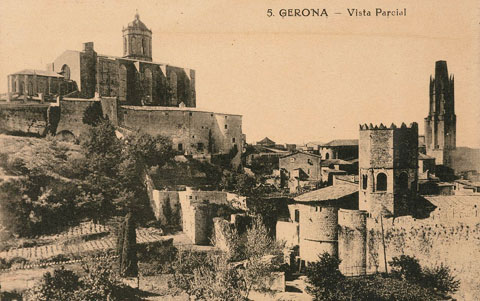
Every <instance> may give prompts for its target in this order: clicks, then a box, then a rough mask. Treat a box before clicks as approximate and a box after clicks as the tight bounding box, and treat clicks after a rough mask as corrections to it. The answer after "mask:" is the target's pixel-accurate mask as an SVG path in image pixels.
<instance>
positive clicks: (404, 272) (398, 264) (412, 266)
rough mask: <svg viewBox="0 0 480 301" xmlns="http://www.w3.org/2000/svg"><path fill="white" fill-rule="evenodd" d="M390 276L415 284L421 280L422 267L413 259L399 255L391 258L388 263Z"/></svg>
mask: <svg viewBox="0 0 480 301" xmlns="http://www.w3.org/2000/svg"><path fill="white" fill-rule="evenodd" d="M389 264H390V266H391V267H392V275H393V276H394V277H397V278H401V279H404V280H407V281H411V282H416V281H420V280H421V279H422V267H421V266H420V263H418V260H417V259H416V258H415V257H411V256H407V255H401V256H400V257H393V258H392V261H390V262H389Z"/></svg>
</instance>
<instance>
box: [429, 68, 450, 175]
mask: <svg viewBox="0 0 480 301" xmlns="http://www.w3.org/2000/svg"><path fill="white" fill-rule="evenodd" d="M456 126H457V117H456V115H455V95H454V78H453V75H449V74H448V69H447V62H446V61H437V62H436V63H435V77H430V106H429V112H428V116H427V117H426V118H425V144H426V147H427V155H429V156H432V157H434V158H435V161H436V162H435V163H436V164H437V165H445V166H447V167H451V158H450V153H451V151H452V150H454V149H455V148H456V132H457V131H456Z"/></svg>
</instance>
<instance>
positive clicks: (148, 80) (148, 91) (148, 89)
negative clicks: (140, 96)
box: [144, 68, 153, 103]
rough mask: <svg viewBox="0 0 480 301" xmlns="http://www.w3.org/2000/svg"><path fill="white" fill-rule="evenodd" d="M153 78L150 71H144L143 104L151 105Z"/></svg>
mask: <svg viewBox="0 0 480 301" xmlns="http://www.w3.org/2000/svg"><path fill="white" fill-rule="evenodd" d="M152 78H153V76H152V70H150V69H148V68H147V69H146V70H145V86H144V87H145V98H146V99H145V102H146V103H151V102H152V92H153V79H152Z"/></svg>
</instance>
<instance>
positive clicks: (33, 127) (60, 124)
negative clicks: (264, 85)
mask: <svg viewBox="0 0 480 301" xmlns="http://www.w3.org/2000/svg"><path fill="white" fill-rule="evenodd" d="M122 41H123V56H122V57H117V56H111V55H103V54H99V53H97V52H96V51H95V49H94V44H93V42H87V43H84V44H83V50H82V51H74V50H66V51H64V52H63V53H62V54H61V55H60V56H59V57H57V58H56V59H55V60H54V61H53V63H50V64H48V65H47V69H46V70H32V69H25V70H22V71H19V72H16V73H13V74H10V75H8V91H9V92H8V93H7V101H6V102H2V103H0V132H3V133H23V134H29V135H35V136H45V135H47V134H52V135H57V136H60V137H69V139H76V138H77V137H79V135H80V134H81V133H82V132H84V131H85V130H86V129H87V128H88V126H87V125H85V124H83V122H82V119H83V115H84V112H85V110H86V109H87V108H88V107H89V106H90V105H92V103H94V102H99V103H101V106H102V111H103V114H104V116H105V117H108V118H109V119H110V121H111V122H112V123H113V124H114V125H115V126H117V128H118V129H120V130H125V131H136V132H138V131H140V132H144V133H148V134H151V135H163V136H166V137H169V138H170V139H171V141H172V145H173V148H174V149H175V150H176V151H177V153H178V154H183V155H188V156H193V157H195V158H203V159H207V160H214V159H215V160H216V159H218V158H220V157H222V156H223V157H228V158H230V159H231V163H232V164H233V165H238V164H240V156H241V151H242V149H243V144H244V140H245V137H244V135H243V133H242V116H241V115H237V114H225V113H216V112H210V111H204V110H199V109H197V108H196V93H195V71H194V70H192V69H188V68H182V67H175V66H171V65H168V64H162V63H155V62H153V60H152V31H151V30H150V29H149V28H148V27H147V26H146V25H145V24H144V23H143V22H142V21H141V20H140V16H139V15H138V13H137V14H135V17H134V20H133V21H132V22H130V23H128V25H127V26H126V27H124V28H123V30H122Z"/></svg>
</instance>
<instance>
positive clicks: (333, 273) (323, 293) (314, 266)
mask: <svg viewBox="0 0 480 301" xmlns="http://www.w3.org/2000/svg"><path fill="white" fill-rule="evenodd" d="M339 264H340V260H339V259H338V258H337V257H335V256H332V255H330V254H328V253H323V254H322V255H320V256H319V258H318V261H317V262H313V263H309V265H308V266H307V269H306V273H305V274H306V276H307V284H308V286H307V291H308V292H309V293H310V294H312V295H313V296H314V297H315V300H332V301H333V300H339V297H340V296H339V293H340V292H341V290H340V289H339V286H340V285H341V283H342V281H343V280H344V279H345V277H344V276H343V275H342V273H341V272H340V270H339V269H338V265H339Z"/></svg>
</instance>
